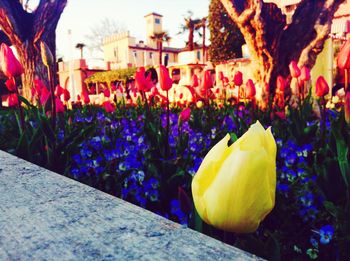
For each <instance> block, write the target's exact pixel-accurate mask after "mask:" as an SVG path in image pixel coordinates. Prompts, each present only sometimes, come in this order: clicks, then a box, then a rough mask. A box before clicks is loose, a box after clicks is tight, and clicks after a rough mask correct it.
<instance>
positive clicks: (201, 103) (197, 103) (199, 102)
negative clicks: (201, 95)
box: [196, 101, 204, 109]
mask: <svg viewBox="0 0 350 261" xmlns="http://www.w3.org/2000/svg"><path fill="white" fill-rule="evenodd" d="M203 105H204V104H203V102H202V101H197V102H196V106H197V108H198V109H200V108H202V107H203Z"/></svg>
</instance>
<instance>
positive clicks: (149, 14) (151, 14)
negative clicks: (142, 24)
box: [145, 12, 163, 17]
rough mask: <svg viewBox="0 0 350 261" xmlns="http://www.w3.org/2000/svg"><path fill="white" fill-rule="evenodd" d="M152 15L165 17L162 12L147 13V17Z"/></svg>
mask: <svg viewBox="0 0 350 261" xmlns="http://www.w3.org/2000/svg"><path fill="white" fill-rule="evenodd" d="M150 15H154V16H159V17H163V16H162V15H161V14H157V13H155V12H152V13H149V14H147V15H145V17H147V16H150Z"/></svg>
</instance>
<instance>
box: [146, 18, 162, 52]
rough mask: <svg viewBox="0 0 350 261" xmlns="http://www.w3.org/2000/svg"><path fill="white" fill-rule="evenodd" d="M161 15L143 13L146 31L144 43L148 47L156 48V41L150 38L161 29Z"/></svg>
mask: <svg viewBox="0 0 350 261" xmlns="http://www.w3.org/2000/svg"><path fill="white" fill-rule="evenodd" d="M162 17H163V16H162V15H160V14H157V13H150V14H148V15H145V19H146V33H147V40H146V43H147V45H148V46H149V47H153V48H157V43H156V41H154V40H153V39H152V36H153V35H154V34H156V33H160V32H162V31H163V27H162Z"/></svg>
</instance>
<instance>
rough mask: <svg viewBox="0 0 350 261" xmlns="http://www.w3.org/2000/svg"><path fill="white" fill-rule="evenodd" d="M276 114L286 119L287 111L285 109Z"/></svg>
mask: <svg viewBox="0 0 350 261" xmlns="http://www.w3.org/2000/svg"><path fill="white" fill-rule="evenodd" d="M275 114H276V116H277V117H278V118H280V119H281V120H285V119H286V113H285V112H284V111H276V112H275Z"/></svg>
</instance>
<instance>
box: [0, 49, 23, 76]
mask: <svg viewBox="0 0 350 261" xmlns="http://www.w3.org/2000/svg"><path fill="white" fill-rule="evenodd" d="M0 66H1V70H2V72H3V73H4V74H5V76H6V77H8V78H12V77H17V76H20V75H21V74H22V73H23V67H22V65H21V64H20V62H19V61H18V60H17V58H16V56H15V55H14V54H13V51H12V49H11V48H10V47H8V46H7V45H6V44H4V43H2V44H1V46H0Z"/></svg>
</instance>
